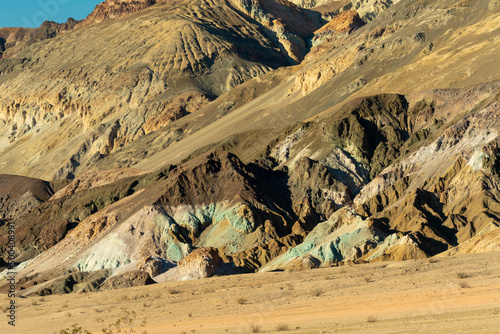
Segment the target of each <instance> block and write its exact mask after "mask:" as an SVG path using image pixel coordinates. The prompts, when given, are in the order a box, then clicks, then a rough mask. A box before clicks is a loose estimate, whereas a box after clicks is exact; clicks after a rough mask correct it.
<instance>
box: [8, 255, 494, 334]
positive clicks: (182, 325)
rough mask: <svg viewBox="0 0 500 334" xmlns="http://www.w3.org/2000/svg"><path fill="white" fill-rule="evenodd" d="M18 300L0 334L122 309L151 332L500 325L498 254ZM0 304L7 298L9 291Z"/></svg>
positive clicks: (91, 325) (89, 325)
mask: <svg viewBox="0 0 500 334" xmlns="http://www.w3.org/2000/svg"><path fill="white" fill-rule="evenodd" d="M16 301H17V303H18V306H19V308H18V310H17V314H16V316H17V326H16V327H15V329H14V330H13V328H12V327H11V326H8V325H7V321H6V320H5V318H4V319H3V320H2V323H1V324H0V333H23V334H24V333H40V334H42V333H59V331H60V330H61V329H64V328H66V327H69V326H71V325H72V324H74V323H77V324H79V325H80V326H82V327H83V328H85V329H88V330H90V331H93V332H94V333H101V328H102V327H103V325H102V324H101V323H99V322H98V321H97V320H98V319H99V318H102V319H103V320H104V322H103V324H110V323H112V322H114V321H115V320H116V319H118V318H119V317H120V316H121V315H122V314H123V310H122V309H123V308H125V309H126V310H129V311H135V312H136V317H135V319H136V320H135V323H136V324H139V323H140V321H141V320H142V319H143V318H144V317H146V320H147V325H146V329H147V331H148V333H150V334H151V333H178V334H181V333H186V334H187V333H207V334H208V333H252V332H260V333H275V332H282V331H283V332H287V333H417V332H418V333H443V334H444V333H500V252H490V253H483V254H475V255H460V256H456V257H447V258H438V259H435V260H421V261H406V262H380V263H372V264H365V265H354V266H343V267H333V268H325V269H315V270H310V271H303V272H272V273H258V274H248V275H240V276H229V277H214V278H210V279H205V280H199V281H189V282H168V283H162V284H156V285H152V286H147V287H139V288H128V289H122V290H114V291H106V292H96V293H85V294H71V295H57V296H45V297H31V298H18V299H17V300H16ZM0 303H1V305H8V299H7V298H6V296H5V295H3V296H2V298H1V300H0ZM280 325H282V328H281V330H279V328H278V326H280ZM286 328H288V329H286ZM142 330H143V329H141V328H137V332H138V333H141V332H142ZM127 333H128V332H127Z"/></svg>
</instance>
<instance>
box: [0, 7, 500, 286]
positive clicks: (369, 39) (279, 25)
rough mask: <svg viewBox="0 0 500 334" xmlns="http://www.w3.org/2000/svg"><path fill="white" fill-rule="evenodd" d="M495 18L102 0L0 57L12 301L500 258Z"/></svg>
mask: <svg viewBox="0 0 500 334" xmlns="http://www.w3.org/2000/svg"><path fill="white" fill-rule="evenodd" d="M299 6H302V7H306V8H302V7H299ZM146 7H147V8H146ZM499 23H500V5H499V3H498V1H489V0H478V1H474V2H472V1H471V2H464V1H454V0H440V1H425V0H401V1H399V2H395V1H394V2H383V1H382V2H380V1H362V2H356V1H352V2H347V1H345V2H339V1H333V2H332V1H324V2H311V1H310V2H296V4H294V3H291V2H288V1H278V0H252V1H243V0H227V1H215V0H214V1H210V0H197V1H183V0H178V1H162V2H158V3H157V2H155V1H121V2H116V1H106V2H104V3H102V4H101V5H99V6H97V7H96V10H95V11H94V12H93V13H92V14H90V15H89V17H88V18H87V19H86V21H84V22H80V23H78V24H77V25H76V26H75V27H73V28H72V29H71V31H69V30H68V31H67V32H65V33H64V34H58V35H57V36H56V37H54V38H52V39H49V40H43V41H42V40H41V41H39V42H37V43H33V44H30V45H28V44H29V43H26V44H25V45H16V46H14V47H12V48H10V49H7V51H5V54H6V55H8V56H7V57H4V59H1V60H0V85H1V86H2V89H3V91H5V92H7V93H6V94H4V95H2V96H1V97H0V128H1V129H2V131H1V132H0V133H2V136H1V137H0V154H1V160H0V172H1V173H4V175H2V176H1V178H0V219H1V220H0V222H1V224H2V225H1V226H0V240H1V242H0V245H6V240H7V239H6V238H7V237H8V235H7V223H14V224H15V225H16V236H17V248H16V252H17V255H18V257H17V259H16V261H17V262H18V263H19V267H18V268H19V270H20V273H19V275H20V277H22V279H21V282H20V284H21V286H22V288H24V289H25V290H24V294H26V295H27V294H50V293H62V292H64V293H67V292H72V291H93V290H97V289H113V288H117V287H124V286H132V285H138V284H139V285H140V284H150V283H153V282H155V281H156V282H160V281H165V280H184V279H193V278H202V277H208V276H211V275H214V274H220V275H222V274H237V273H242V272H252V271H257V270H264V271H265V270H283V269H285V270H301V269H307V268H314V267H319V266H330V265H338V264H339V263H347V262H349V263H351V262H353V263H361V262H373V261H386V260H407V259H416V258H426V257H431V256H445V255H450V256H452V255H454V254H461V253H474V252H483V251H491V250H498V249H500V243H499V238H498V233H499V231H500V179H499V177H500V167H499V166H500V165H499V161H500V160H499V159H500V156H499V133H498V128H499V127H500V67H499V66H498V64H497V62H498V57H497V56H496V55H497V54H498V52H499V51H500V38H499V36H500V34H499V27H500V24H499ZM32 77H36V78H37V80H36V81H34V80H28V78H32ZM27 82H28V84H26V83H27ZM14 174H17V175H14ZM1 247H2V248H1V249H0V250H1V252H2V254H3V260H2V261H3V262H2V263H1V264H2V265H6V262H5V260H6V259H7V257H6V246H1ZM0 283H1V282H0Z"/></svg>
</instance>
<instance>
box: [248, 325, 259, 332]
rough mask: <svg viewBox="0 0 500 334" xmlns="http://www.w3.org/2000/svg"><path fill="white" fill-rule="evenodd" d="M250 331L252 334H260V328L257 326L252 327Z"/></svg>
mask: <svg viewBox="0 0 500 334" xmlns="http://www.w3.org/2000/svg"><path fill="white" fill-rule="evenodd" d="M250 331H251V332H252V333H260V326H259V325H256V324H252V325H250Z"/></svg>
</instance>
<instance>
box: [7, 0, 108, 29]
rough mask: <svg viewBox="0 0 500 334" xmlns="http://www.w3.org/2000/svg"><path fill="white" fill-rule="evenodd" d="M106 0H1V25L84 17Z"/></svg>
mask: <svg viewBox="0 0 500 334" xmlns="http://www.w3.org/2000/svg"><path fill="white" fill-rule="evenodd" d="M103 1H104V0H0V27H26V28H34V27H38V26H40V24H42V23H43V21H45V20H49V21H56V22H59V23H61V22H66V20H67V19H68V17H72V18H74V19H75V20H80V19H84V18H85V17H87V15H88V14H90V13H91V12H92V10H94V7H95V6H96V5H97V4H99V3H101V2H103Z"/></svg>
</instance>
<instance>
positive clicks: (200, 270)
mask: <svg viewBox="0 0 500 334" xmlns="http://www.w3.org/2000/svg"><path fill="white" fill-rule="evenodd" d="M221 262H222V260H221V258H220V256H219V253H218V251H217V249H215V248H213V247H204V248H198V249H195V250H194V251H192V252H191V253H189V255H188V256H186V257H185V258H184V259H182V260H181V261H179V263H178V268H179V271H180V272H181V273H182V274H183V275H190V276H192V277H193V278H194V277H196V278H205V277H211V276H213V275H214V274H215V272H216V271H217V269H218V268H219V266H220V265H221Z"/></svg>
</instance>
